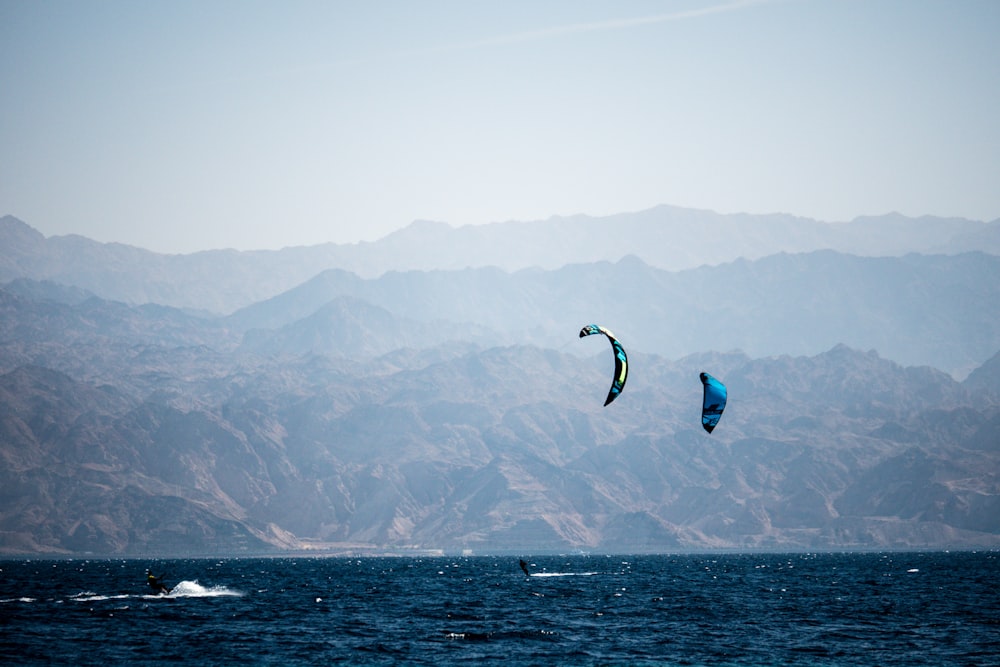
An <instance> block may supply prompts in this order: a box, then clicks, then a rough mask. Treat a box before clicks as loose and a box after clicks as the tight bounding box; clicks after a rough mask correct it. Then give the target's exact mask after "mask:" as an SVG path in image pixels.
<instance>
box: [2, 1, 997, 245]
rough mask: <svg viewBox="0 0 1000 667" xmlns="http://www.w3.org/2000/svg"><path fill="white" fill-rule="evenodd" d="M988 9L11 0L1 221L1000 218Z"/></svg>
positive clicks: (218, 237)
mask: <svg viewBox="0 0 1000 667" xmlns="http://www.w3.org/2000/svg"><path fill="white" fill-rule="evenodd" d="M998 34H1000V2H996V1H994V0H981V1H977V0H756V1H740V0H735V1H734V0H657V1H653V0H617V1H615V2H609V1H601V2H596V1H593V0H565V1H564V0H549V1H546V0H510V1H504V2H472V1H468V0H424V1H420V2H414V1H410V0H371V1H368V0H351V1H347V0H344V1H339V0H322V1H315V2H313V1H305V0H282V1H281V2H277V1H268V2H261V1H256V0H171V1H170V2H157V1H155V0H93V1H91V2H83V1H81V0H66V1H63V0H0V216H2V215H7V214H9V215H13V216H15V217H17V218H20V219H21V220H23V221H25V222H26V223H28V224H29V225H31V226H32V227H34V228H36V229H38V230H39V231H40V232H42V233H43V234H45V235H46V236H54V235H63V234H80V235H83V236H86V237H89V238H92V239H95V240H98V241H102V242H120V243H126V244H129V245H135V246H139V247H143V248H147V249H150V250H155V251H157V252H165V253H187V252H193V251H198V250H206V249H216V248H236V249H240V250H253V249H278V248H282V247H287V246H299V245H314V244H319V243H327V242H335V243H355V242H359V241H374V240H377V239H379V238H382V237H384V236H385V235H387V234H389V233H391V232H392V231H394V230H397V229H400V228H403V227H405V226H407V225H408V224H410V223H411V222H413V221H414V220H435V221H441V222H445V223H448V224H450V225H452V226H455V227H458V226H462V225H468V224H484V223H491V222H503V221H508V220H519V221H532V220H543V219H547V218H550V217H552V216H570V215H575V214H586V215H591V216H604V215H611V214H615V213H622V212H627V211H638V210H644V209H648V208H651V207H654V206H657V205H660V204H670V205H675V206H682V207H690V208H698V209H708V210H713V211H717V212H719V213H736V212H745V213H756V214H767V213H778V212H781V213H791V214H794V215H798V216H803V217H808V218H814V219H817V220H823V221H828V222H839V221H848V220H851V219H853V218H855V217H857V216H863V215H880V214H884V213H888V212H891V211H897V212H900V213H903V214H905V215H909V216H914V217H916V216H921V215H938V216H946V217H965V218H971V219H975V220H983V221H991V220H995V219H997V218H1000V122H998V121H997V117H998V116H997V114H998V109H1000V49H998V48H997V47H996V35H998Z"/></svg>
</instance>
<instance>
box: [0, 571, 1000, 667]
mask: <svg viewBox="0 0 1000 667" xmlns="http://www.w3.org/2000/svg"><path fill="white" fill-rule="evenodd" d="M528 560H529V562H530V563H531V569H532V574H533V576H531V577H530V578H528V577H525V576H524V574H523V573H522V572H521V570H520V567H519V566H518V558H517V557H516V556H515V557H510V558H508V557H503V558H501V557H497V558H494V557H454V558H449V557H441V558H352V559H341V558H266V559H231V560H214V559H213V560H203V559H196V560H169V561H152V562H149V561H135V560H124V561H122V560H70V561H67V560H59V561H55V560H32V561H3V562H0V570H2V572H0V661H3V662H5V663H9V664H74V665H77V664H101V665H113V664H149V663H160V662H170V663H173V664H180V665H187V664H190V665H212V664H263V665H313V664H328V663H332V662H340V663H343V664H424V665H435V666H438V667H440V666H442V665H448V664H458V663H466V662H469V661H472V662H473V663H480V664H504V665H519V664H525V665H528V664H531V665H563V664H574V665H590V664H627V665H641V664H678V665H768V664H781V665H808V664H824V665H866V666H868V665H886V666H889V665H900V666H903V665H905V666H907V667H909V666H912V665H942V664H948V665H987V664H1000V585H998V574H1000V559H998V554H997V553H994V552H986V553H964V552H963V553H928V554H922V553H891V554H795V555H787V554H785V555H776V554H758V555H718V556H626V557H623V556H570V557H566V556H545V557H535V558H531V559H528ZM147 567H151V568H152V569H153V570H154V572H156V573H158V574H159V573H161V572H162V573H163V574H164V575H165V576H166V579H167V582H168V583H169V584H170V585H172V586H174V588H173V590H172V592H171V594H170V595H169V596H166V597H158V596H153V595H149V594H148V593H147V592H146V586H145V570H146V568H147Z"/></svg>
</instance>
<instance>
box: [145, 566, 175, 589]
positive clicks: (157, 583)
mask: <svg viewBox="0 0 1000 667" xmlns="http://www.w3.org/2000/svg"><path fill="white" fill-rule="evenodd" d="M146 583H147V584H149V587H150V588H152V589H153V590H154V591H156V592H157V593H163V594H164V595H165V594H167V593H169V592H170V589H169V588H168V587H167V585H166V584H165V583H163V577H155V576H153V572H152V571H151V570H146Z"/></svg>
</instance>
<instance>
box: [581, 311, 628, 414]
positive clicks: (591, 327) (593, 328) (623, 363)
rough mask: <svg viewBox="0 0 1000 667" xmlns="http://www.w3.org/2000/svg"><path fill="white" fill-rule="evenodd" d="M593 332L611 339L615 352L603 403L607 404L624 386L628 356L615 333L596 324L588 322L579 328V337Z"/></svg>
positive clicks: (590, 334)
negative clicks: (606, 394)
mask: <svg viewBox="0 0 1000 667" xmlns="http://www.w3.org/2000/svg"><path fill="white" fill-rule="evenodd" d="M594 334H604V335H605V336H607V337H608V340H609V341H611V349H612V350H613V351H614V353H615V376H614V378H613V380H612V382H611V390H610V391H609V392H608V398H607V400H606V401H604V405H607V404H608V403H610V402H611V401H613V400H615V399H616V398H618V394H620V393H622V389H624V388H625V378H626V377H628V357H626V356H625V348H623V347H622V344H621V343H619V342H618V339H616V338H615V335H614V334H613V333H611V332H610V331H609V330H608V329H605V328H604V327H602V326H599V325H597V324H588V325H587V326H585V327H583V328H582V329H580V338H583V337H584V336H593V335H594Z"/></svg>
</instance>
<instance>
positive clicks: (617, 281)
mask: <svg viewBox="0 0 1000 667" xmlns="http://www.w3.org/2000/svg"><path fill="white" fill-rule="evenodd" d="M997 229H998V223H997V222H993V223H988V224H987V223H978V222H973V221H965V220H946V219H936V218H922V219H916V220H910V219H903V218H902V217H901V216H884V217H882V218H871V219H859V220H857V221H854V222H852V223H844V224H843V225H826V224H825V223H816V222H815V221H808V220H803V219H798V218H792V217H790V216H719V215H716V214H710V213H707V212H699V211H685V210H683V209H675V208H671V207H661V208H658V209H654V210H652V211H647V212H643V213H639V214H623V215H622V216H612V217H610V218H606V219H592V218H584V217H580V218H568V219H552V220H549V221H540V222H539V223H531V224H528V223H503V224H498V225H492V226H487V227H486V228H483V229H479V228H464V227H463V228H459V229H452V228H449V227H447V226H444V225H440V224H434V223H415V224H414V225H411V226H410V227H409V228H407V229H405V230H402V231H401V232H398V233H397V234H394V235H390V237H387V238H386V239H383V240H382V241H381V242H377V243H372V244H356V245H353V246H322V247H316V248H298V249H286V250H283V251H259V252H250V253H244V252H237V251H212V252H208V253H197V254H195V255H190V256H162V255H156V254H155V253H150V252H148V251H144V250H141V249H137V248H129V247H127V246H120V245H116V244H100V243H96V242H94V241H90V240H88V239H83V238H82V237H56V238H49V239H46V238H44V237H43V236H42V235H41V234H39V233H38V232H36V231H35V230H33V229H31V228H30V227H28V226H27V225H26V224H24V223H22V222H21V221H19V220H16V219H15V218H12V217H10V216H8V217H6V218H3V219H0V243H2V244H3V245H0V247H2V248H3V250H0V276H2V277H3V280H2V283H3V284H2V285H0V498H2V502H0V553H5V554H84V553H92V554H126V555H156V554H164V555H166V554H170V555H189V554H239V553H262V552H288V551H295V552H300V551H307V552H322V553H358V552H373V551H377V552H386V551H389V552H414V551H420V552H426V551H456V552H458V551H471V552H474V553H491V552H492V553H506V552H511V553H513V552H520V553H530V552H539V551H570V550H585V551H630V552H636V551H660V552H662V551H677V550H717V549H793V550H798V549H872V548H943V547H948V548H969V547H996V546H997V545H998V544H1000V481H998V480H1000V465H998V463H1000V354H998V350H1000V309H998V308H997V304H998V303H1000V294H998V290H1000V280H998V278H1000V259H998V256H997V254H998V252H997V245H996V241H997V238H998V235H997V234H998V233H997ZM706 230H707V231H706ZM713 235H719V237H718V238H716V240H715V242H714V243H710V244H707V245H704V243H703V242H704V240H705V238H706V237H712V236H713ZM529 238H530V242H529V241H528V240H526V239H529ZM546 244H548V245H549V246H551V248H552V252H550V253H544V252H542V251H541V250H540V248H544V247H545V246H546ZM740 246H743V247H742V248H741V247H740ZM863 249H864V250H863ZM741 250H742V252H741ZM602 253H603V254H602ZM501 257H503V258H506V259H505V262H499V261H492V260H494V259H497V258H501ZM309 258H312V259H309ZM357 265H364V266H365V267H366V268H365V269H364V270H360V269H358V266H357ZM591 322H598V323H601V324H605V325H607V326H609V327H611V328H612V329H613V330H614V331H615V332H616V334H617V335H618V337H619V339H620V340H622V342H623V344H624V345H625V346H626V349H627V350H628V352H629V362H630V363H629V368H630V372H629V378H628V383H627V386H626V388H625V391H624V392H623V394H622V396H621V397H620V398H619V399H618V400H617V401H615V402H614V403H612V404H611V405H609V406H607V407H603V406H602V404H603V398H604V395H605V394H606V393H607V388H608V385H609V384H610V379H611V378H610V375H611V367H612V362H611V351H610V349H609V348H608V345H607V343H606V342H603V343H602V341H601V340H598V337H592V338H589V339H580V338H578V337H577V331H579V329H580V327H581V326H582V325H584V324H588V323H591ZM701 371H707V372H710V373H712V374H713V375H715V376H716V377H718V378H720V379H722V380H723V381H724V382H726V384H727V386H728V387H729V393H730V403H729V405H728V407H727V408H726V412H725V413H724V415H723V417H722V420H721V422H720V424H719V427H718V428H717V429H716V430H715V431H714V432H713V433H712V434H711V435H709V434H707V433H705V432H704V431H703V430H702V429H701V426H700V417H699V414H700V402H701V387H700V382H699V381H698V373H699V372H701Z"/></svg>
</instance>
